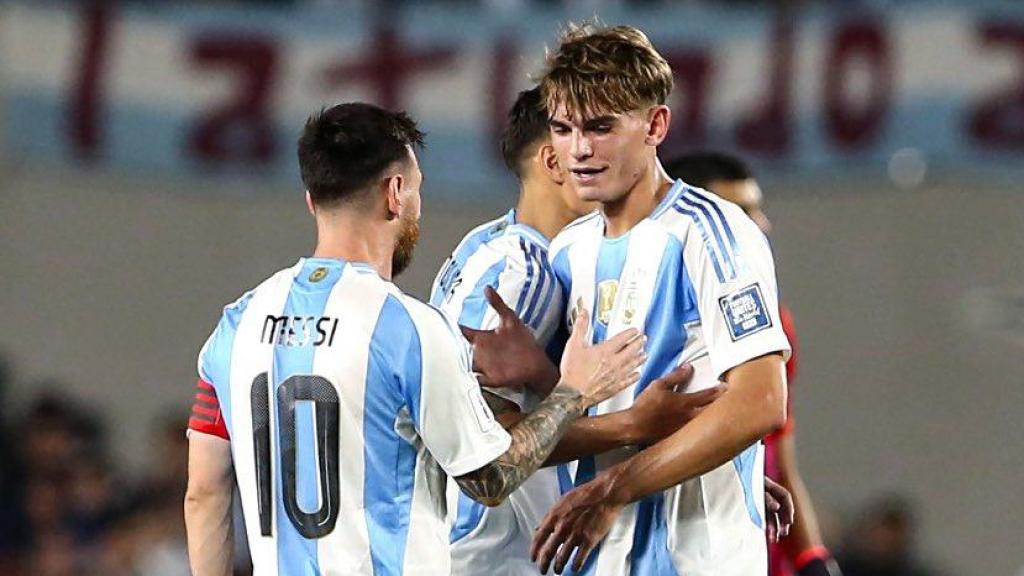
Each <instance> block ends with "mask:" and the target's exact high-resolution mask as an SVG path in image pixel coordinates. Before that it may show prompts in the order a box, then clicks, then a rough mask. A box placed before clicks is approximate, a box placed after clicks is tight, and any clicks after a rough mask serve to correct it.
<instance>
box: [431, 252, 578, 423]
mask: <svg viewBox="0 0 1024 576" xmlns="http://www.w3.org/2000/svg"><path fill="white" fill-rule="evenodd" d="M514 242H515V246H516V248H514V249H513V250H511V251H510V252H511V253H509V254H506V255H503V256H502V257H501V259H500V260H498V261H497V262H495V263H494V264H493V265H492V266H491V267H490V268H488V270H489V273H485V274H484V275H483V276H481V277H480V278H476V279H473V278H463V282H462V283H460V284H459V285H458V286H457V287H456V288H455V290H454V291H452V295H451V297H449V298H446V299H444V300H443V301H441V302H440V307H441V309H442V311H444V313H445V314H447V315H448V317H449V318H452V319H455V320H456V321H457V322H458V323H459V324H460V325H462V326H467V327H469V328H475V329H477V330H493V329H494V328H496V327H497V325H498V314H497V312H496V311H495V310H494V308H492V307H491V305H490V303H489V302H488V301H487V296H486V294H485V293H484V289H485V288H486V287H487V286H491V287H493V288H494V289H495V290H496V291H497V292H498V295H499V296H501V299H502V300H503V301H504V302H505V304H507V305H508V307H509V308H512V309H513V310H514V311H515V312H516V315H517V316H518V317H519V318H520V319H521V320H522V321H523V323H524V324H526V326H527V327H528V328H529V329H530V330H531V331H532V332H533V334H534V336H535V337H537V338H538V340H542V341H543V340H546V339H547V337H546V336H547V335H546V334H545V332H546V331H550V329H551V328H554V327H555V323H552V322H549V321H547V319H548V317H549V315H550V314H551V313H552V311H553V308H552V306H556V302H557V297H558V296H560V292H559V290H558V288H557V281H556V278H555V274H554V272H553V271H552V269H551V266H550V264H549V263H548V261H547V257H546V255H545V254H544V253H543V251H542V249H540V248H538V247H537V246H535V245H532V244H529V243H527V242H526V241H524V240H522V239H514ZM459 292H461V294H460V293H459ZM487 391H488V392H490V393H492V394H494V395H496V396H500V397H501V398H504V399H506V400H509V401H511V402H513V403H515V404H516V406H518V407H519V409H520V410H523V411H530V410H532V409H533V408H534V407H535V406H536V404H537V402H538V401H539V399H538V398H537V397H536V396H535V395H534V394H531V393H530V392H529V391H528V390H513V389H509V388H488V389H487Z"/></svg>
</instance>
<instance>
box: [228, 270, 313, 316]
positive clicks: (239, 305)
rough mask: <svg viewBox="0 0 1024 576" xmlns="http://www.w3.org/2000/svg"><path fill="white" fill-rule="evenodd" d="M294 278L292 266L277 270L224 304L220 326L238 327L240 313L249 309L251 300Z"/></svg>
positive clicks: (288, 283)
mask: <svg viewBox="0 0 1024 576" xmlns="http://www.w3.org/2000/svg"><path fill="white" fill-rule="evenodd" d="M294 278H295V269H294V267H289V268H285V269H283V270H279V271H277V272H276V273H275V274H273V275H272V276H270V277H269V278H267V279H266V280H264V281H263V282H260V283H259V284H258V285H257V286H256V287H255V288H251V289H249V290H247V291H246V292H245V293H243V294H242V295H241V296H239V297H238V298H237V299H236V300H234V301H233V302H231V303H230V304H228V305H226V306H224V309H223V311H222V312H221V318H220V327H223V328H230V329H231V330H234V329H236V328H237V327H238V323H239V322H240V321H241V319H242V315H243V314H245V311H246V310H248V309H249V306H250V304H251V303H252V302H253V301H255V300H257V299H259V298H260V297H261V296H263V295H265V294H266V293H268V292H270V291H272V290H274V289H281V288H284V287H285V285H288V286H290V285H291V282H292V281H293V280H294Z"/></svg>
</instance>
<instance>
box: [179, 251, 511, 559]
mask: <svg viewBox="0 0 1024 576" xmlns="http://www.w3.org/2000/svg"><path fill="white" fill-rule="evenodd" d="M199 373H200V377H201V378H202V380H204V381H206V382H209V383H211V384H212V385H213V387H214V388H215V390H216V394H217V399H218V400H219V403H220V406H221V410H222V412H223V415H224V420H225V422H226V425H227V429H228V431H229V433H230V438H231V450H232V456H233V458H234V468H235V474H236V476H237V479H238V486H239V490H240V495H241V500H242V507H243V511H244V514H245V519H246V530H247V536H248V541H249V547H250V550H251V552H252V559H253V565H254V567H255V574H256V575H265V576H276V575H280V576H292V575H295V576H299V575H302V576H306V575H329V574H338V575H340V574H346V575H349V574H365V575H375V576H398V575H405V574H423V575H427V574H430V575H436V574H447V573H448V572H449V570H450V556H449V544H448V526H447V524H446V509H445V506H446V504H445V476H444V472H446V473H447V474H449V475H451V476H459V475H462V474H466V473H468V472H471V471H473V470H475V469H478V468H480V467H482V466H484V465H485V464H487V463H488V462H490V461H492V460H494V459H495V458H497V457H498V456H499V455H501V454H502V453H503V452H504V451H505V450H507V449H508V447H509V445H510V442H511V439H510V437H509V435H508V434H507V433H506V432H505V431H504V430H503V429H502V427H501V426H500V425H499V424H498V423H497V422H496V421H495V420H494V418H493V415H492V414H491V412H490V410H489V409H488V408H487V406H486V405H485V403H484V402H483V398H482V396H481V394H480V390H479V386H478V384H477V382H476V379H475V378H474V377H473V375H472V373H471V371H470V360H469V351H468V349H467V347H466V345H465V342H464V340H463V339H462V337H461V335H459V334H458V332H457V329H456V328H455V327H454V326H453V325H452V324H451V323H450V322H448V320H447V319H446V318H445V317H444V315H443V314H440V313H439V312H438V311H437V310H435V309H433V308H431V307H430V306H428V305H426V304H423V303H421V302H418V301H416V300H415V299H413V298H411V297H409V296H406V295H405V294H403V293H402V292H401V291H400V290H399V289H398V288H396V287H395V286H394V285H393V284H391V283H390V282H387V281H385V280H383V279H381V278H380V277H379V276H378V275H377V274H376V272H374V271H373V269H372V268H371V267H369V266H368V265H365V264H360V263H355V262H344V261H341V260H335V259H323V258H308V259H307V258H304V259H302V260H300V261H299V262H298V263H297V264H295V265H294V266H293V267H291V268H288V269H285V270H282V271H280V272H278V273H277V274H275V275H273V276H272V277H270V278H269V279H268V280H266V281H265V282H263V283H262V284H260V285H259V286H258V287H257V288H255V289H254V290H252V291H250V292H248V293H246V294H245V295H244V296H242V297H241V298H240V299H239V300H238V301H237V302H235V303H234V304H231V305H230V306H228V307H226V308H225V309H224V314H223V316H222V317H221V320H220V323H219V324H218V325H217V328H216V329H215V331H214V332H213V334H212V335H211V336H210V338H209V340H208V341H207V343H206V345H205V346H204V347H203V350H202V352H201V353H200V356H199ZM442 470H443V472H442Z"/></svg>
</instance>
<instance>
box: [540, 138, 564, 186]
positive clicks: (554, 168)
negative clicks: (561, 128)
mask: <svg viewBox="0 0 1024 576" xmlns="http://www.w3.org/2000/svg"><path fill="white" fill-rule="evenodd" d="M537 159H538V161H539V162H540V165H541V167H542V168H544V173H545V174H547V177H548V178H550V179H551V181H552V182H554V183H555V184H558V185H559V186H561V185H562V184H564V183H565V174H563V173H562V167H561V165H559V163H558V155H557V154H555V147H554V146H552V145H551V144H542V145H541V146H540V148H538V149H537Z"/></svg>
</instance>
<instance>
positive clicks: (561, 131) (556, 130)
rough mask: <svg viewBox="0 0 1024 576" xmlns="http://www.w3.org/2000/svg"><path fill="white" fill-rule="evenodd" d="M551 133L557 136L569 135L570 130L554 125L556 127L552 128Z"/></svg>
mask: <svg viewBox="0 0 1024 576" xmlns="http://www.w3.org/2000/svg"><path fill="white" fill-rule="evenodd" d="M551 132H553V133H555V134H560V135H561V134H568V133H569V129H568V128H566V127H565V126H557V125H554V126H552V127H551Z"/></svg>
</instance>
